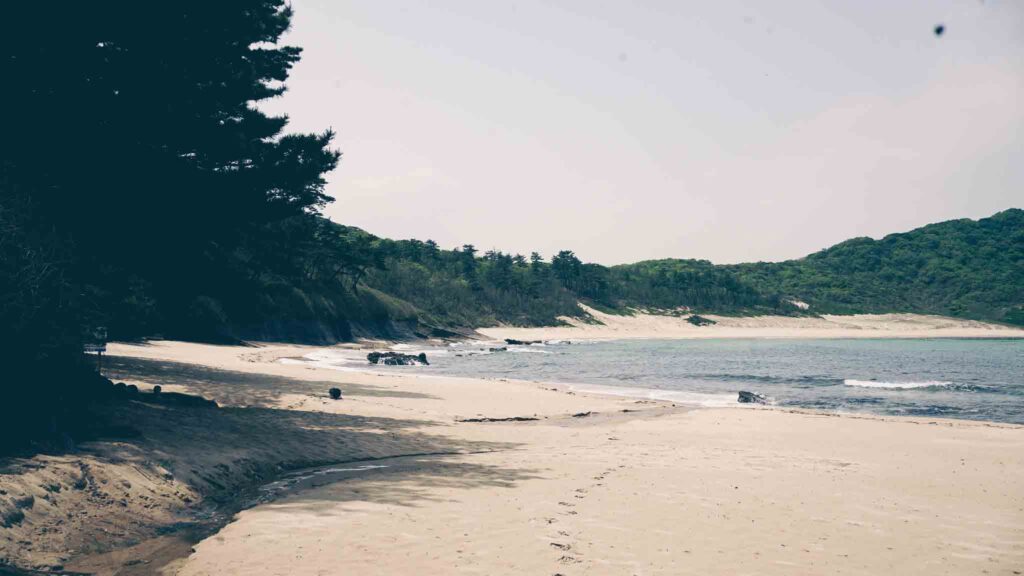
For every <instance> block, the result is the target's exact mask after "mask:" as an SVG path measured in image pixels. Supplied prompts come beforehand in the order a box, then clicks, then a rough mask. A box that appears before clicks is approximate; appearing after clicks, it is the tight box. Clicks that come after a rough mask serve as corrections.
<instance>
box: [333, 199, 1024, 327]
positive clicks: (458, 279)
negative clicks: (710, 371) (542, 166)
mask: <svg viewBox="0 0 1024 576" xmlns="http://www.w3.org/2000/svg"><path fill="white" fill-rule="evenodd" d="M341 230H343V232H342V234H343V235H344V236H347V237H350V238H361V239H362V240H363V241H364V244H363V245H364V247H365V249H366V250H368V251H369V252H370V253H371V254H372V256H370V257H368V258H365V260H367V261H371V262H374V263H375V265H374V266H373V267H372V268H370V269H368V270H367V273H366V275H365V276H364V277H362V278H361V283H362V284H365V285H366V286H368V287H371V288H373V289H374V290H376V291H377V292H378V293H381V294H387V295H390V296H391V297H394V298H395V299H397V300H400V301H402V302H404V303H407V304H408V305H410V306H411V307H413V308H415V309H416V310H417V313H418V314H419V316H420V317H421V318H422V319H424V320H426V321H427V322H428V323H431V324H434V325H439V326H480V325H488V324H493V323H497V322H504V323H510V324H521V325H531V324H550V323H553V322H555V321H556V320H555V319H556V317H557V316H561V315H568V316H580V315H582V311H581V310H580V309H579V308H578V307H577V306H576V302H577V301H583V302H586V303H588V304H591V305H593V306H596V307H598V308H601V309H604V310H607V311H611V312H621V313H628V312H629V311H630V310H632V309H648V310H652V309H653V310H664V311H670V312H671V311H676V310H680V309H686V310H690V311H694V312H716V313H725V314H766V313H768V314H814V313H846V314H849V313H864V312H919V313H929V314H943V315H950V316H958V317H964V318H975V319H983V320H994V321H1001V322H1007V323H1016V324H1024V315H1022V304H1024V211H1021V210H1019V209H1012V210H1007V211H1005V212H1001V213H999V214H996V215H995V216H992V217H991V218H985V219H982V220H978V221H973V220H966V219H965V220H954V221H950V222H943V223H939V224H932V225H929V226H925V227H923V228H919V229H917V230H913V231H911V232H907V233H902V234H892V235H889V236H886V237H885V238H883V239H881V240H872V239H870V238H856V239H853V240H848V241H846V242H843V243H841V244H838V245H836V246H833V247H832V248H828V249H826V250H822V251H821V252H817V253H815V254H812V255H810V256H807V257H806V258H802V259H799V260H790V261H786V262H778V263H756V264H738V265H714V264H712V263H710V262H708V261H705V260H655V261H646V262H638V263H636V264H627V265H621V266H614V267H605V266H601V265H598V264H588V263H583V262H581V261H580V260H579V259H578V258H576V256H575V255H574V254H573V253H572V252H571V251H562V252H560V253H558V254H556V255H554V256H553V257H552V258H551V260H550V262H547V261H545V260H544V259H543V258H541V256H540V255H539V254H536V253H534V254H531V255H530V256H529V257H525V256H522V255H510V254H503V253H501V252H486V253H484V254H478V252H477V250H476V248H475V247H473V246H468V245H467V246H464V247H462V248H460V249H455V250H441V249H439V248H438V246H437V245H436V244H435V243H433V242H431V241H426V242H421V241H418V240H402V241H394V240H386V239H380V238H375V237H372V236H370V235H368V234H366V233H365V232H362V231H360V230H357V229H354V228H341ZM795 302H801V303H806V304H809V305H810V308H809V309H807V310H803V309H802V308H801V307H798V306H797V305H796V304H795Z"/></svg>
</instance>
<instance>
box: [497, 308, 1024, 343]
mask: <svg viewBox="0 0 1024 576" xmlns="http://www.w3.org/2000/svg"><path fill="white" fill-rule="evenodd" d="M581 307H582V308H583V309H584V310H585V311H586V312H587V313H589V314H590V315H591V316H592V317H593V320H594V321H593V322H586V321H583V320H581V319H579V318H569V317H563V318H560V320H561V321H563V322H564V323H565V325H564V326H550V327H540V328H518V327H509V326H495V327H489V328H480V329H478V331H479V332H480V333H481V334H483V335H485V336H487V337H489V338H494V339H499V340H500V339H504V338H515V339H518V340H553V339H588V340H600V339H622V338H1024V329H1019V328H1012V327H1008V326H1002V325H999V324H991V323H986V322H978V321H975V320H962V319H958V318H948V317H945V316H929V315H924V314H857V315H851V316H830V315H826V316H821V317H817V318H813V317H790V316H717V315H712V314H703V315H702V316H704V317H705V318H710V319H712V320H714V321H715V322H716V324H714V325H711V326H694V325H693V324H690V323H689V322H687V321H686V318H687V316H688V315H686V314H684V315H681V316H671V315H662V314H649V313H644V312H637V313H636V314H634V315H616V314H606V313H604V312H601V311H600V310H596V309H594V308H590V307H588V306H586V305H583V304H581Z"/></svg>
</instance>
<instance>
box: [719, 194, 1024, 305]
mask: <svg viewBox="0 0 1024 576" xmlns="http://www.w3.org/2000/svg"><path fill="white" fill-rule="evenodd" d="M724 268H725V269H726V270H728V271H729V272H730V273H732V274H735V275H736V277H737V278H738V279H739V280H741V281H743V282H745V283H748V284H749V285H751V286H753V287H755V288H756V289H758V290H760V291H765V292H773V293H779V294H783V295H785V296H787V297H791V298H794V299H799V300H801V301H803V302H806V303H808V304H811V310H813V311H818V312H823V313H824V312H833V313H856V312H893V311H905V312H923V313H931V314H943V315H949V316H958V317H965V318H978V319H986V320H996V321H1001V322H1007V323H1012V324H1024V312H1022V305H1024V210H1020V209H1011V210H1006V211H1003V212H1000V213H998V214H995V215H994V216H992V217H990V218H983V219H980V220H977V221H975V220H968V219H962V220H951V221H948V222H941V223H938V224H931V225H928V226H924V227H922V228H918V229H916V230H912V231H910V232H906V233H903V234H891V235H889V236H886V237H885V238H882V239H881V240H872V239H871V238H854V239H852V240H847V241H846V242H842V243H840V244H837V245H835V246H833V247H831V248H828V249H826V250H822V251H820V252H816V253H814V254H811V255H810V256H807V257H806V258H801V259H799V260H791V261H788V262H780V263H772V264H767V263H759V264H740V265H736V266H726V267H724Z"/></svg>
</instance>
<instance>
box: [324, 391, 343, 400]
mask: <svg viewBox="0 0 1024 576" xmlns="http://www.w3.org/2000/svg"><path fill="white" fill-rule="evenodd" d="M327 393H328V394H330V395H331V399H332V400H341V388H331V389H330V390H328V391H327Z"/></svg>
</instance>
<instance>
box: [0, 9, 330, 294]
mask: <svg viewBox="0 0 1024 576" xmlns="http://www.w3.org/2000/svg"><path fill="white" fill-rule="evenodd" d="M291 14H292V12H291V9H290V8H289V7H288V6H287V5H286V4H285V2H284V0H225V1H223V2H167V1H164V2H146V3H135V2H131V3H130V2H117V1H114V2H102V3H98V4H97V3H66V4H62V5H61V6H60V9H59V10H57V11H54V10H53V7H52V6H51V5H46V4H45V3H43V4H40V3H34V2H23V3H18V4H17V5H14V6H11V7H10V10H8V11H7V14H6V15H5V23H7V26H5V30H4V34H3V35H2V40H0V42H2V49H3V55H4V57H3V59H2V62H3V63H2V64H0V66H2V67H3V68H2V71H0V75H2V77H3V78H4V80H5V90H4V91H5V98H6V99H7V105H8V109H10V110H17V113H16V114H10V115H9V116H8V118H7V121H6V122H5V127H4V130H5V138H3V139H2V140H0V171H2V176H3V177H4V178H6V179H8V181H10V182H12V183H14V184H15V185H17V186H19V187H20V188H21V189H22V190H24V192H25V193H26V194H27V195H28V196H29V197H30V198H31V200H32V202H33V203H34V204H35V205H36V207H37V209H38V211H39V212H40V213H42V214H46V216H47V218H48V219H50V220H51V222H52V223H53V225H54V226H56V228H57V229H59V230H60V231H61V232H62V233H63V234H65V235H66V236H67V238H68V239H69V240H70V241H71V244H70V246H71V248H72V250H73V252H74V255H75V256H74V263H75V264H74V266H73V269H72V270H71V272H72V275H73V278H74V279H76V280H78V281H83V282H87V283H88V282H93V283H95V282H102V279H101V278H98V277H97V275H96V271H97V270H100V269H103V268H105V267H115V268H120V269H126V270H130V271H131V272H132V273H133V274H134V275H137V276H140V277H142V278H143V279H145V280H146V281H148V282H150V283H152V284H153V285H154V286H156V287H157V290H159V291H160V294H158V297H159V298H161V299H164V300H174V299H175V298H176V297H177V295H179V294H192V293H195V288H196V287H195V286H194V282H191V281H190V279H192V278H194V279H195V280H196V281H203V282H209V281H210V279H211V278H216V277H217V276H218V274H219V273H220V272H222V271H223V269H224V267H223V265H222V259H221V257H220V256H218V254H221V255H222V254H224V253H225V252H227V251H229V250H231V249H232V247H233V246H238V245H240V244H242V243H249V244H252V243H254V242H255V241H257V240H259V239H262V238H264V237H266V233H265V232H262V231H258V229H259V228H260V227H262V226H265V225H267V224H270V223H273V222H277V221H281V220H283V219H287V218H291V217H296V216H299V215H301V214H304V213H315V212H316V211H318V210H319V209H320V208H321V207H322V206H323V205H324V204H325V203H326V202H327V201H329V200H330V198H329V197H328V196H327V195H326V194H325V193H324V179H323V174H324V173H325V172H327V171H329V170H331V169H332V168H333V167H334V166H335V164H336V163H337V160H338V157H339V156H338V153H337V152H335V151H332V150H331V149H330V148H329V144H330V141H331V139H332V137H333V134H332V133H331V132H330V131H325V132H323V133H321V134H284V133H283V131H284V128H285V126H286V124H287V118H286V117H272V116H268V115H266V114H264V113H263V112H261V111H260V110H259V109H258V108H257V107H256V103H258V102H259V101H261V100H265V99H267V98H271V97H274V96H277V95H280V94H281V93H282V92H283V91H284V86H283V84H282V82H283V81H284V80H285V79H286V78H287V76H288V71H289V70H290V68H291V66H292V65H293V64H294V63H295V62H296V61H297V60H298V58H299V54H300V49H299V48H295V47H289V46H277V45H276V42H277V41H278V39H279V38H280V36H281V34H282V33H283V32H284V31H285V30H286V29H287V28H288V26H289V22H290V18H291ZM55 142H60V145H59V147H58V146H55ZM61 151H67V152H66V153H60V152H61ZM183 269H188V270H190V272H191V273H190V274H181V271H182V270H183ZM189 284H192V285H191V286H190V285H189Z"/></svg>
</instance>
